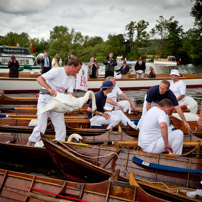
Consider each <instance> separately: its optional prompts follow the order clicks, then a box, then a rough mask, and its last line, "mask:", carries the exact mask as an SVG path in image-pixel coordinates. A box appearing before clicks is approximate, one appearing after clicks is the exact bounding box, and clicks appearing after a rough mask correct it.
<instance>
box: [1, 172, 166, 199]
mask: <svg viewBox="0 0 202 202" xmlns="http://www.w3.org/2000/svg"><path fill="white" fill-rule="evenodd" d="M117 175H118V174H115V175H113V176H111V177H110V178H109V179H108V180H107V181H103V182H100V183H94V184H92V183H85V184H81V183H78V182H70V181H65V180H59V179H53V178H46V177H41V176H36V175H28V174H24V173H18V172H13V171H6V170H0V181H1V189H0V191H1V192H0V200H1V201H7V200H9V201H22V202H24V201H36V202H37V201H48V202H68V201H70V200H71V201H83V202H94V201H99V202H104V201H105V202H106V201H108V202H123V201H131V202H132V201H144V202H150V201H151V202H163V201H166V200H163V199H159V198H157V197H154V196H152V195H150V194H148V193H146V192H145V191H144V190H143V189H142V188H141V187H140V185H139V184H138V183H137V182H136V180H135V178H134V176H133V175H132V174H131V175H130V183H123V182H119V181H117Z"/></svg>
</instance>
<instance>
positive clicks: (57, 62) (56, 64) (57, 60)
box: [52, 53, 62, 67]
mask: <svg viewBox="0 0 202 202" xmlns="http://www.w3.org/2000/svg"><path fill="white" fill-rule="evenodd" d="M52 67H62V59H61V58H60V55H59V54H58V53H57V54H56V55H55V57H54V58H53V59H52Z"/></svg>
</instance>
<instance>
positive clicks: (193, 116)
mask: <svg viewBox="0 0 202 202" xmlns="http://www.w3.org/2000/svg"><path fill="white" fill-rule="evenodd" d="M172 116H173V117H175V118H176V119H178V120H181V121H182V119H181V118H180V116H179V114H178V113H173V114H172ZM184 116H185V119H186V121H198V119H199V116H198V115H197V114H192V113H184Z"/></svg>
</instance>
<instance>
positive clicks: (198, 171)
mask: <svg viewBox="0 0 202 202" xmlns="http://www.w3.org/2000/svg"><path fill="white" fill-rule="evenodd" d="M132 160H133V161H134V162H135V163H138V164H140V165H142V166H145V167H149V168H154V169H158V170H168V171H174V172H184V173H196V174H200V175H202V171H201V170H192V169H186V168H178V167H173V166H165V165H159V164H155V163H149V162H147V161H144V160H142V159H140V158H138V157H136V156H134V157H133V158H132Z"/></svg>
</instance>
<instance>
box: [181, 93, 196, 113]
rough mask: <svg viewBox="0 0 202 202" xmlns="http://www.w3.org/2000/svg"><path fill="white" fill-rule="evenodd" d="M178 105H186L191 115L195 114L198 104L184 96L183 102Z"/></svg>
mask: <svg viewBox="0 0 202 202" xmlns="http://www.w3.org/2000/svg"><path fill="white" fill-rule="evenodd" d="M179 105H180V106H183V105H186V106H187V108H188V109H189V111H190V112H191V113H192V114H197V111H198V103H197V102H196V101H195V100H194V99H193V98H192V97H190V96H185V98H184V100H183V101H179Z"/></svg>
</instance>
